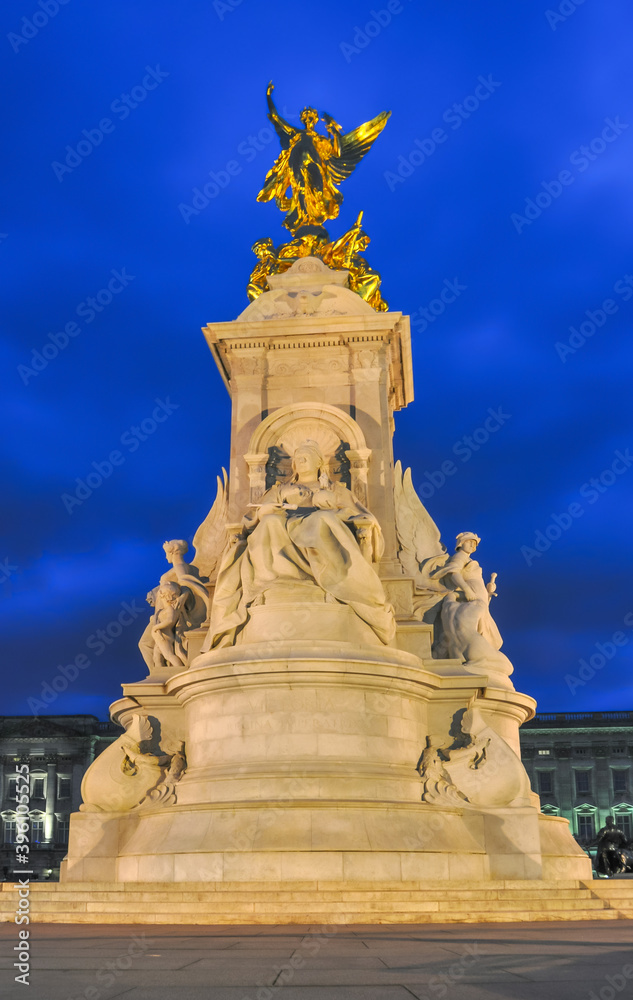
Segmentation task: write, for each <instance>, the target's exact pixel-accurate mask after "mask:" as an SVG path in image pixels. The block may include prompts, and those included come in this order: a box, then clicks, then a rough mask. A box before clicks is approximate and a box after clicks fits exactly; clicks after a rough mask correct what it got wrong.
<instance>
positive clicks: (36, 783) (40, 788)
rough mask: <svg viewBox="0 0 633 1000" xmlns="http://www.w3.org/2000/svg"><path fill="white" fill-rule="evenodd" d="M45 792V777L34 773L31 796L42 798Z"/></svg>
mask: <svg viewBox="0 0 633 1000" xmlns="http://www.w3.org/2000/svg"><path fill="white" fill-rule="evenodd" d="M45 794H46V778H44V777H43V776H40V775H36V776H35V777H34V778H33V783H32V785H31V798H32V799H43V798H44V796H45Z"/></svg>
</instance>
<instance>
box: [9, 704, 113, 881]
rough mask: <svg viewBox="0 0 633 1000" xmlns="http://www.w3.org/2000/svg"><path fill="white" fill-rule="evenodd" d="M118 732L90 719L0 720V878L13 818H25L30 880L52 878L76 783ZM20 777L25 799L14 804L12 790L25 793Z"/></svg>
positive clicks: (77, 795) (77, 792) (12, 837)
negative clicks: (0, 827) (31, 875)
mask: <svg viewBox="0 0 633 1000" xmlns="http://www.w3.org/2000/svg"><path fill="white" fill-rule="evenodd" d="M122 732H123V730H122V729H121V728H120V727H119V726H115V725H114V724H113V723H111V722H100V721H99V719H97V718H96V716H94V715H52V716H41V717H39V718H34V717H33V716H31V715H26V716H20V715H12V716H6V715H5V716H0V816H1V818H2V843H0V876H1V877H2V878H4V879H7V878H9V877H12V873H13V869H14V866H15V858H16V854H15V843H16V837H17V832H18V820H19V818H22V819H26V818H27V819H28V823H29V830H28V841H29V846H30V862H31V868H32V869H33V871H34V872H35V876H36V877H37V878H56V877H57V874H58V872H59V865H60V862H61V861H62V860H63V858H64V856H65V854H66V850H67V846H68V826H69V823H70V814H71V813H72V812H75V811H76V810H77V809H78V808H79V804H80V802H81V779H82V778H83V776H84V773H85V771H86V770H87V768H88V766H89V765H90V764H91V763H92V761H93V760H94V759H95V757H96V756H98V754H100V753H101V752H102V751H103V750H105V748H106V747H107V746H109V745H110V744H111V743H112V742H113V741H114V740H115V739H117V737H118V736H120V735H121V733H122ZM25 775H26V776H27V779H28V794H24V795H23V803H22V804H20V803H18V802H16V790H18V789H19V791H20V793H23V792H24V791H25V790H26V787H27V782H26V781H25V780H24V776H25ZM18 781H19V786H18ZM24 800H26V802H24ZM9 873H11V875H9Z"/></svg>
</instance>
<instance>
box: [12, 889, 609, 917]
mask: <svg viewBox="0 0 633 1000" xmlns="http://www.w3.org/2000/svg"><path fill="white" fill-rule="evenodd" d="M307 906H309V907H310V910H311V911H312V912H313V913H314V914H315V915H317V914H320V913H324V912H331V913H344V912H345V911H346V910H349V909H350V908H353V909H355V910H365V911H367V912H368V913H371V912H374V911H375V912H390V911H392V910H405V909H406V910H416V911H419V912H420V913H423V912H427V913H436V912H441V911H447V912H457V913H459V912H461V911H462V910H473V911H474V910H478V911H482V912H483V911H486V910H489V909H491V908H492V909H495V910H516V909H517V908H518V907H521V908H522V909H524V910H559V909H563V908H564V909H583V908H584V909H604V908H605V904H604V901H603V900H602V899H597V898H593V897H591V896H588V895H587V894H583V895H581V896H579V897H578V898H576V899H566V900H557V899H548V900H539V899H533V898H531V899H497V900H493V901H490V900H477V899H465V900H424V899H408V900H399V899H379V900H345V899H343V898H341V899H340V900H336V901H334V900H322V899H319V898H318V897H317V898H315V897H305V898H304V899H303V900H292V901H283V900H274V899H271V900H247V899H243V900H235V901H232V902H226V901H224V900H210V901H209V900H205V901H204V902H198V901H196V900H187V901H178V902H176V901H173V900H169V901H166V902H158V901H157V902H154V903H152V904H151V909H152V911H153V912H154V913H174V914H175V913H196V912H205V913H223V912H226V911H230V912H232V913H244V914H249V913H270V914H271V915H275V914H278V913H291V912H293V911H294V910H297V909H306V907H307ZM60 908H63V909H65V910H79V911H85V912H88V913H90V912H94V913H121V912H125V913H144V912H147V909H148V907H147V903H145V902H143V901H142V900H137V899H135V898H134V897H132V898H128V896H126V898H125V905H124V906H122V905H121V903H120V902H105V901H103V900H101V901H90V900H73V899H64V901H63V903H61V904H60V902H59V901H58V900H41V901H40V900H39V899H38V900H34V901H33V902H32V905H31V912H32V914H33V915H34V916H36V915H37V913H38V912H39V913H45V912H51V911H54V910H56V909H60Z"/></svg>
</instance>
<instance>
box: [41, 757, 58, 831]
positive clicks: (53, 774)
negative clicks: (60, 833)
mask: <svg viewBox="0 0 633 1000" xmlns="http://www.w3.org/2000/svg"><path fill="white" fill-rule="evenodd" d="M56 802H57V763H56V762H53V761H48V762H47V764H46V817H45V819H44V840H45V841H46V842H47V843H49V844H50V843H52V841H53V839H54V835H55V830H54V826H55V804H56Z"/></svg>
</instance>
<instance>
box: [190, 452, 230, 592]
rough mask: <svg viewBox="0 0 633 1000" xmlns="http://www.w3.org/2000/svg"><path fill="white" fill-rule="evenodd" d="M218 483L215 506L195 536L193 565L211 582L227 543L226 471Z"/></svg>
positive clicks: (223, 470) (218, 478)
mask: <svg viewBox="0 0 633 1000" xmlns="http://www.w3.org/2000/svg"><path fill="white" fill-rule="evenodd" d="M217 481H218V490H217V493H216V496H215V500H214V501H213V506H212V508H211V510H210V511H209V513H208V514H207V516H206V517H205V519H204V521H203V522H202V524H201V525H200V527H199V528H198V530H197V531H196V533H195V535H194V536H193V544H194V548H195V550H196V555H195V559H193V560H192V563H193V565H194V566H196V567H197V568H198V570H199V571H200V576H201V577H206V578H207V579H209V580H213V578H214V576H215V573H216V571H217V569H218V563H219V561H220V556H221V555H222V552H223V551H224V545H225V541H226V535H225V531H226V521H227V515H228V501H229V480H228V476H227V474H226V469H222V479H220V477H219V476H218V477H217Z"/></svg>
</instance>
